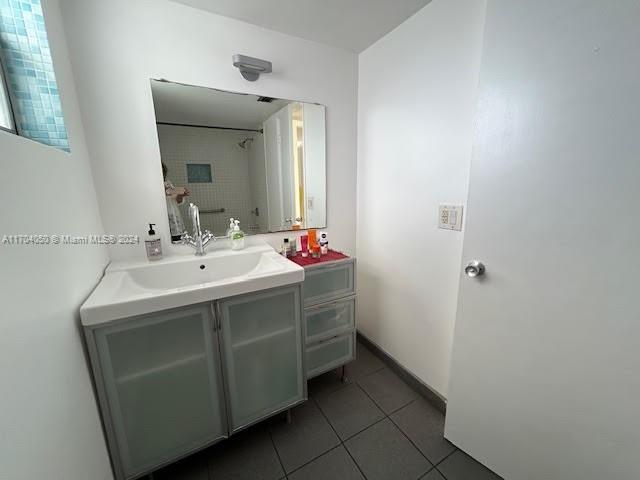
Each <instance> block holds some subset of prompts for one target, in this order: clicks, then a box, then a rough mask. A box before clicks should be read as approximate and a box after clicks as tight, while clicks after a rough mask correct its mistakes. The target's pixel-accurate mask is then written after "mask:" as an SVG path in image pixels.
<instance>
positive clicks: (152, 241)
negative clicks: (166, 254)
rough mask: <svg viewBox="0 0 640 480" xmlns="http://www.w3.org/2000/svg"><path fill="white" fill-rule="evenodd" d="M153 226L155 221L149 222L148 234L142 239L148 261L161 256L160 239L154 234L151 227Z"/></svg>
mask: <svg viewBox="0 0 640 480" xmlns="http://www.w3.org/2000/svg"><path fill="white" fill-rule="evenodd" d="M155 226H156V224H155V223H150V224H149V231H148V232H147V233H148V236H147V238H146V239H145V241H144V248H145V249H146V250H147V259H149V260H150V261H154V260H160V259H161V258H162V240H161V238H160V237H159V236H158V235H156V231H155V230H154V229H153V227H155Z"/></svg>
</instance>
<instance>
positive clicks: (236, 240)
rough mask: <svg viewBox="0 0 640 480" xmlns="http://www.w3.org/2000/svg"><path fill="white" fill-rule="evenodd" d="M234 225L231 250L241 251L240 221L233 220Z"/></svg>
mask: <svg viewBox="0 0 640 480" xmlns="http://www.w3.org/2000/svg"><path fill="white" fill-rule="evenodd" d="M234 223H235V225H234V227H233V231H232V232H231V250H242V249H243V248H244V232H243V231H242V230H240V220H234Z"/></svg>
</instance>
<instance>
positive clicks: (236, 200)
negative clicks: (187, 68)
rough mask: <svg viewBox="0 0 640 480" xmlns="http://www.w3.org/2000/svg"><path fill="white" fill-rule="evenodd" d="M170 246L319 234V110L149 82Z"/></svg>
mask: <svg viewBox="0 0 640 480" xmlns="http://www.w3.org/2000/svg"><path fill="white" fill-rule="evenodd" d="M151 90H152V93H153V103H154V107H155V114H156V127H157V130H158V140H159V143H160V155H161V160H162V165H158V168H160V167H162V169H163V175H164V188H165V196H166V202H167V211H168V214H169V226H170V230H171V236H172V240H174V241H176V240H179V236H180V234H181V233H182V232H183V231H184V230H185V229H186V230H189V231H190V230H191V225H190V222H189V219H188V214H187V208H188V205H189V203H190V202H193V203H195V204H196V205H198V207H199V208H200V221H201V224H202V228H203V229H207V230H210V231H211V232H213V233H214V234H215V235H217V236H221V235H225V234H226V232H227V229H228V227H229V218H231V217H232V218H234V219H238V220H240V226H241V228H242V229H243V230H244V231H245V232H246V233H253V234H257V233H268V232H280V231H286V230H298V229H307V228H324V227H325V226H326V155H325V150H326V144H325V107H324V106H323V105H318V104H315V103H303V102H297V101H293V100H284V99H280V98H271V97H261V96H258V95H251V94H244V93H236V92H228V91H223V90H217V89H213V88H206V87H198V86H192V85H184V84H180V83H174V82H169V81H166V80H152V81H151Z"/></svg>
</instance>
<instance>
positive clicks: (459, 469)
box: [438, 450, 501, 480]
mask: <svg viewBox="0 0 640 480" xmlns="http://www.w3.org/2000/svg"><path fill="white" fill-rule="evenodd" d="M438 470H440V472H441V473H442V475H444V477H445V478H446V479H447V480H500V479H501V477H499V476H498V475H496V474H495V473H493V472H492V471H491V470H489V469H488V468H487V467H485V466H484V465H482V464H480V463H478V462H476V461H475V460H474V459H473V458H471V457H470V456H469V455H467V454H466V453H464V452H462V451H460V450H458V451H457V452H455V453H452V454H451V455H450V456H449V457H447V458H446V459H445V460H444V461H443V462H442V463H441V464H440V465H438Z"/></svg>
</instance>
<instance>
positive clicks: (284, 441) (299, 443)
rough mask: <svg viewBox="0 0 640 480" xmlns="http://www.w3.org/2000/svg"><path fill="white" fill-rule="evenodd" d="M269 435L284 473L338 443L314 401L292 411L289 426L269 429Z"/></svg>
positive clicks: (283, 425) (281, 425) (277, 426)
mask: <svg viewBox="0 0 640 480" xmlns="http://www.w3.org/2000/svg"><path fill="white" fill-rule="evenodd" d="M271 435H272V438H273V443H275V445H276V449H277V450H278V454H279V455H280V460H282V464H283V465H284V468H285V470H286V472H287V473H288V472H291V471H293V470H295V469H296V468H299V467H301V466H302V465H304V464H305V463H307V462H309V461H311V460H313V459H314V458H316V457H318V456H320V455H322V454H323V453H325V452H327V451H328V450H330V449H332V448H334V447H335V446H337V445H338V444H339V443H340V440H339V439H338V437H337V436H336V434H335V433H334V431H333V429H332V428H331V425H329V423H328V422H327V420H326V418H324V415H322V412H320V410H319V409H318V406H317V405H316V404H315V402H314V401H313V400H309V401H308V402H305V403H303V404H302V405H300V406H298V407H296V408H294V409H293V411H292V422H291V423H290V424H287V423H285V422H283V423H280V424H277V425H274V426H272V427H271Z"/></svg>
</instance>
